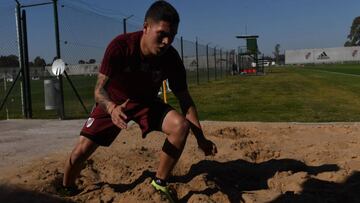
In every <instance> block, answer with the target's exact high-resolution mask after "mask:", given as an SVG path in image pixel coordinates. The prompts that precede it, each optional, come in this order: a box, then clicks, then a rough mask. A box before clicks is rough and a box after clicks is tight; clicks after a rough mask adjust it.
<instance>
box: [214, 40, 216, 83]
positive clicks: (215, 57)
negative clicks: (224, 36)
mask: <svg viewBox="0 0 360 203" xmlns="http://www.w3.org/2000/svg"><path fill="white" fill-rule="evenodd" d="M214 62H215V63H214V67H215V80H216V46H215V47H214Z"/></svg>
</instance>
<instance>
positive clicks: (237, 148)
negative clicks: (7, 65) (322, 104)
mask: <svg viewBox="0 0 360 203" xmlns="http://www.w3.org/2000/svg"><path fill="white" fill-rule="evenodd" d="M19 123H20V124H19ZM82 123H83V121H82V120H74V121H48V120H30V121H24V120H15V121H0V129H1V131H2V132H0V153H1V154H0V157H1V162H2V163H1V164H0V172H1V173H0V202H94V203H95V202H99V203H100V202H126V203H128V202H167V201H166V200H164V199H163V198H162V197H161V195H159V194H158V193H157V192H155V191H154V190H153V189H152V187H151V186H150V184H149V183H150V180H151V177H152V175H153V174H154V173H155V171H156V168H157V165H158V161H159V160H158V155H159V152H160V149H161V146H162V143H163V141H164V139H165V135H163V134H161V133H160V132H152V133H151V134H149V136H148V137H147V138H146V139H142V138H141V135H140V129H139V127H138V126H137V125H136V124H135V125H132V126H130V127H129V128H128V129H127V130H125V131H123V132H121V133H120V136H119V137H118V138H117V139H116V140H115V142H114V143H113V144H112V145H111V146H110V147H108V148H99V149H98V150H97V151H96V152H95V153H94V154H93V156H91V157H90V159H89V160H88V161H87V162H86V164H85V166H84V170H83V171H82V173H81V177H80V178H79V179H78V180H77V185H78V187H79V188H81V189H82V190H83V191H82V192H81V193H80V194H79V195H76V196H74V197H71V198H63V197H60V196H58V195H57V194H56V188H57V187H58V185H59V184H60V182H61V179H62V175H63V166H64V162H65V159H66V157H67V156H68V155H69V152H70V150H71V149H72V147H73V146H74V143H75V141H76V140H77V134H78V132H79V130H80V127H81V125H82ZM202 125H203V128H204V131H205V134H206V135H207V137H208V138H209V139H211V140H212V141H214V142H215V143H216V144H217V147H218V154H217V155H216V156H214V157H205V156H204V155H203V153H202V152H201V151H200V150H199V149H198V148H197V145H196V140H195V138H194V136H193V135H190V136H189V138H188V141H187V144H186V147H185V150H184V152H183V155H182V157H181V159H180V160H179V162H178V164H177V165H176V167H175V169H174V171H173V174H172V176H171V179H170V180H171V186H172V187H173V188H175V189H176V191H177V196H178V198H179V200H180V202H191V203H198V202H231V203H234V202H360V194H359V193H358V192H359V191H360V172H359V170H360V135H359V132H360V131H359V130H360V123H322V124H317V123H313V124H312V123H307V124H304V123H260V122H213V121H204V122H202ZM24 126H26V127H24ZM10 132H12V133H15V134H16V136H15V135H14V137H11V136H12V134H11V133H10ZM5 147H7V148H5Z"/></svg>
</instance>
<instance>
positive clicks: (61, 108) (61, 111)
mask: <svg viewBox="0 0 360 203" xmlns="http://www.w3.org/2000/svg"><path fill="white" fill-rule="evenodd" d="M53 8H54V25H55V42H56V58H57V59H60V58H61V52H60V32H59V15H58V9H57V0H53ZM58 79H59V86H60V87H59V88H60V90H59V91H60V95H59V96H60V99H59V104H58V105H59V106H58V107H59V108H58V114H59V117H60V119H61V120H63V119H65V110H64V109H65V108H64V89H63V80H62V75H59V76H58Z"/></svg>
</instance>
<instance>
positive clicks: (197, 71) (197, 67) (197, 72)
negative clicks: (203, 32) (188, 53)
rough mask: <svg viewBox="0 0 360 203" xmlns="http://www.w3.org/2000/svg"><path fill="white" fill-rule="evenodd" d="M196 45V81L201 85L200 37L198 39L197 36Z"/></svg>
mask: <svg viewBox="0 0 360 203" xmlns="http://www.w3.org/2000/svg"><path fill="white" fill-rule="evenodd" d="M195 47H196V82H197V84H198V85H199V52H198V39H197V37H196V42H195Z"/></svg>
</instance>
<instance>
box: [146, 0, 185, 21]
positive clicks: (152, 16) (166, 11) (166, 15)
mask: <svg viewBox="0 0 360 203" xmlns="http://www.w3.org/2000/svg"><path fill="white" fill-rule="evenodd" d="M148 20H153V21H155V22H160V21H166V22H169V23H170V24H172V25H179V22H180V17H179V14H178V12H177V11H176V9H175V8H174V7H173V6H172V5H171V4H170V3H168V2H166V1H163V0H159V1H156V2H155V3H153V4H152V5H151V6H150V7H149V9H148V10H147V12H146V14H145V21H148Z"/></svg>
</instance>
